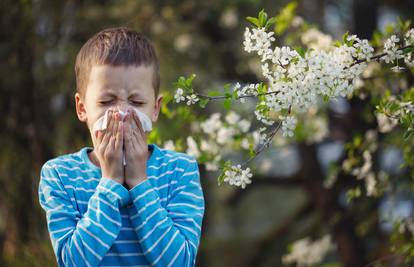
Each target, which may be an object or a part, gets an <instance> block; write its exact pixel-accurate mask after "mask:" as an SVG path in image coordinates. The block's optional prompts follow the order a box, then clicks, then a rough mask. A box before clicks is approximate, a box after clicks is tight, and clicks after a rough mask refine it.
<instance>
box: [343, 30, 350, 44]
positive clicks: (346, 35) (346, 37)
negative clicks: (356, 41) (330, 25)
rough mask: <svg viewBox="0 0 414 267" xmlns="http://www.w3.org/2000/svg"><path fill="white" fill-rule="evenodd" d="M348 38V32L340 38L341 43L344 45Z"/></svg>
mask: <svg viewBox="0 0 414 267" xmlns="http://www.w3.org/2000/svg"><path fill="white" fill-rule="evenodd" d="M348 37H349V31H347V32H346V33H344V35H343V36H342V42H343V43H344V44H346V43H347V42H348V40H347V39H348Z"/></svg>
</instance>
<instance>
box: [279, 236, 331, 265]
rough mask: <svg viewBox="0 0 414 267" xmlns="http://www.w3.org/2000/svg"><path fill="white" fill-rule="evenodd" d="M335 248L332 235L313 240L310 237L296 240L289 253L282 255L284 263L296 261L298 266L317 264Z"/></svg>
mask: <svg viewBox="0 0 414 267" xmlns="http://www.w3.org/2000/svg"><path fill="white" fill-rule="evenodd" d="M333 249H335V245H334V244H333V243H332V240H331V236H330V235H325V236H324V237H322V238H320V239H318V240H316V241H314V242H312V241H311V240H310V238H309V237H307V238H303V239H300V240H297V241H295V242H294V243H293V244H292V249H291V251H290V253H289V254H286V255H284V256H283V257H282V262H283V264H292V263H296V266H298V267H307V266H315V265H317V264H318V263H320V262H321V261H322V260H323V259H324V258H325V256H326V254H328V252H330V251H331V250H333Z"/></svg>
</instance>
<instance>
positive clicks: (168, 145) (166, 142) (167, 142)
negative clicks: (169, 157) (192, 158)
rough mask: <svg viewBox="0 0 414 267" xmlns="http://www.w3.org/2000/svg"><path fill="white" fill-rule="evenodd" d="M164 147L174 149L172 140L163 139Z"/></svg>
mask: <svg viewBox="0 0 414 267" xmlns="http://www.w3.org/2000/svg"><path fill="white" fill-rule="evenodd" d="M164 149H167V150H175V145H174V141H172V140H167V141H165V142H164Z"/></svg>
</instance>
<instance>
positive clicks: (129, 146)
mask: <svg viewBox="0 0 414 267" xmlns="http://www.w3.org/2000/svg"><path fill="white" fill-rule="evenodd" d="M124 146H125V160H126V162H127V165H126V166H125V183H126V185H127V186H128V189H131V188H133V187H135V186H136V185H137V184H139V183H140V182H142V181H144V180H146V179H147V170H146V169H147V159H148V153H149V152H148V144H147V140H146V136H145V133H144V130H143V129H142V125H141V121H140V120H139V118H138V116H137V115H136V113H135V112H134V111H129V110H128V114H127V115H126V117H125V133H124Z"/></svg>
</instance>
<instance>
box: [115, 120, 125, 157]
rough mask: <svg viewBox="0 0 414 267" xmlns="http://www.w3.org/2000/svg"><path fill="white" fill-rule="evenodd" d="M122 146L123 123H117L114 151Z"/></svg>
mask: <svg viewBox="0 0 414 267" xmlns="http://www.w3.org/2000/svg"><path fill="white" fill-rule="evenodd" d="M122 144H123V121H118V127H117V133H116V142H115V149H116V150H119V149H122Z"/></svg>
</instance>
